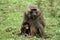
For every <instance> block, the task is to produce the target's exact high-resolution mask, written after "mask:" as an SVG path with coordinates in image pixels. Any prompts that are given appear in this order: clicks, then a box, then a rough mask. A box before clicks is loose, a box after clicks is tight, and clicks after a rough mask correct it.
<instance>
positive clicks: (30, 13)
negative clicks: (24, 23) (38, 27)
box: [26, 7, 40, 19]
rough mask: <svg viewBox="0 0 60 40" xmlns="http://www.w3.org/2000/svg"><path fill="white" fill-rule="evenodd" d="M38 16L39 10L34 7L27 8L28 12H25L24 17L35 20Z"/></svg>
mask: <svg viewBox="0 0 60 40" xmlns="http://www.w3.org/2000/svg"><path fill="white" fill-rule="evenodd" d="M26 11H27V10H26ZM39 15H40V12H39V9H38V8H34V7H31V8H29V10H28V11H27V12H26V16H27V17H28V18H30V19H36V18H37V17H39Z"/></svg>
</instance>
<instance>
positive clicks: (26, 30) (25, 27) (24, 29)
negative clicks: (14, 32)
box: [21, 22, 30, 36]
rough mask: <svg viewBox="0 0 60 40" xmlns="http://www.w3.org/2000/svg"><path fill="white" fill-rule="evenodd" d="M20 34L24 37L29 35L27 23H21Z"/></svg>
mask: <svg viewBox="0 0 60 40" xmlns="http://www.w3.org/2000/svg"><path fill="white" fill-rule="evenodd" d="M21 34H24V35H25V36H29V35H30V25H29V23H27V22H25V23H23V25H22V27H21Z"/></svg>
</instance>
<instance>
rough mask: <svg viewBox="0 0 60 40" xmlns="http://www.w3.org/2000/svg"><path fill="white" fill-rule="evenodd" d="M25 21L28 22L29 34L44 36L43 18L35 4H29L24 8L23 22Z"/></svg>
mask: <svg viewBox="0 0 60 40" xmlns="http://www.w3.org/2000/svg"><path fill="white" fill-rule="evenodd" d="M25 22H28V23H29V24H30V30H31V35H36V34H38V35H39V36H41V37H43V36H44V27H45V24H44V18H43V15H42V13H41V12H40V10H39V8H38V7H37V6H35V5H30V6H28V7H27V8H26V9H25V11H24V20H23V23H25Z"/></svg>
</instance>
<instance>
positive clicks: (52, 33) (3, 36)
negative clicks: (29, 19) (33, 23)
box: [0, 0, 60, 40]
mask: <svg viewBox="0 0 60 40" xmlns="http://www.w3.org/2000/svg"><path fill="white" fill-rule="evenodd" d="M41 2H42V5H41V10H42V13H43V16H44V19H45V24H46V26H45V29H44V31H45V33H46V34H47V35H48V36H49V38H47V39H46V40H60V18H59V17H60V15H59V14H60V12H59V9H60V6H59V5H58V4H59V3H58V2H59V0H58V1H57V2H56V0H55V1H54V2H55V3H56V5H55V7H56V8H55V10H57V12H56V13H55V14H54V15H55V17H54V16H52V14H51V11H50V10H49V9H50V7H49V1H48V0H42V1H41ZM31 3H33V4H36V0H24V1H22V0H15V1H13V0H12V1H8V0H0V40H43V39H42V38H37V37H35V36H34V37H32V38H28V37H25V36H24V35H21V36H18V35H17V33H18V32H20V28H21V24H22V21H23V10H24V9H25V7H26V6H27V5H29V4H31Z"/></svg>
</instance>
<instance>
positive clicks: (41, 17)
mask: <svg viewBox="0 0 60 40" xmlns="http://www.w3.org/2000/svg"><path fill="white" fill-rule="evenodd" d="M39 19H40V23H41V24H42V26H43V27H45V22H44V18H43V16H42V14H40V18H39Z"/></svg>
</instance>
